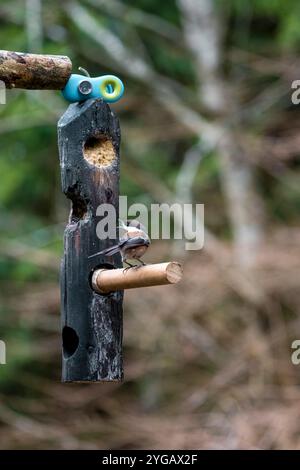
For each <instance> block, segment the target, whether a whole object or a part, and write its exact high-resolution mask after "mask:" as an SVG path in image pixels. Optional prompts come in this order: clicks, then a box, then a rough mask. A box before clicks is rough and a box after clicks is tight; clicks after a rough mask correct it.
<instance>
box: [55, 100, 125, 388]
mask: <svg viewBox="0 0 300 470" xmlns="http://www.w3.org/2000/svg"><path fill="white" fill-rule="evenodd" d="M58 136H59V153H60V165H61V176H62V188H63V192H64V193H65V195H66V196H67V197H68V198H69V199H71V201H72V210H71V214H70V220H69V223H68V225H67V227H66V230H65V237H64V238H65V239H64V257H63V260H62V266H61V310H62V338H63V359H62V363H63V367H62V380H63V381H64V382H82V381H88V382H90V381H119V380H121V379H122V377H123V365H122V301H123V292H122V291H117V292H114V293H111V294H108V295H100V294H97V293H96V292H95V291H94V290H93V289H92V286H91V277H92V273H93V271H94V270H95V269H96V268H99V267H101V266H102V267H104V266H107V258H105V257H102V258H101V257H100V256H99V258H90V259H89V258H88V257H89V255H91V254H93V253H96V252H98V251H101V250H103V249H104V248H106V247H107V246H110V245H112V244H113V243H114V242H115V240H108V239H106V240H100V239H99V238H98V237H97V234H96V225H97V223H98V222H99V220H100V219H99V217H96V210H97V207H98V206H99V205H100V204H102V203H110V204H113V205H114V207H115V208H116V211H117V214H118V198H119V145H120V128H119V123H118V120H117V118H116V117H115V116H114V114H113V113H112V112H111V110H110V108H109V106H108V105H107V104H106V103H104V102H103V101H101V100H88V101H86V102H85V103H83V104H78V103H76V104H71V105H70V106H69V108H68V110H67V111H66V113H65V114H64V115H63V116H62V118H61V119H60V121H59V123H58ZM110 260H111V263H114V264H113V265H112V266H111V267H120V266H122V264H121V259H120V258H119V257H114V260H113V261H112V259H110Z"/></svg>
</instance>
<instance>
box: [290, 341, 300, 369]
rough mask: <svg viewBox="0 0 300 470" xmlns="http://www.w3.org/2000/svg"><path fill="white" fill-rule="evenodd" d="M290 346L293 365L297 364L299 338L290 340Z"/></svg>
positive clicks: (298, 359) (299, 352) (299, 359)
mask: <svg viewBox="0 0 300 470" xmlns="http://www.w3.org/2000/svg"><path fill="white" fill-rule="evenodd" d="M291 348H292V349H294V351H293V353H292V355H291V361H292V363H293V364H294V365H295V366H298V365H299V364H300V339H295V340H294V341H293V342H292V345H291Z"/></svg>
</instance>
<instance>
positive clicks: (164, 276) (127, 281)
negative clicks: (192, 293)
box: [92, 262, 183, 294]
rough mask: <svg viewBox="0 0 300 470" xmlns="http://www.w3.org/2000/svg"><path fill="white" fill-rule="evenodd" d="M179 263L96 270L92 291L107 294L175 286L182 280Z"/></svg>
mask: <svg viewBox="0 0 300 470" xmlns="http://www.w3.org/2000/svg"><path fill="white" fill-rule="evenodd" d="M182 274H183V273H182V267H181V265H180V264H179V263H175V262H169V263H161V264H149V265H146V266H138V267H134V268H130V269H97V270H96V271H95V272H94V274H93V276H92V286H93V289H94V290H95V291H96V292H98V293H99V294H108V293H109V292H114V291H118V290H123V289H132V288H135V287H149V286H160V285H163V284H176V283H177V282H179V281H180V280H181V278H182Z"/></svg>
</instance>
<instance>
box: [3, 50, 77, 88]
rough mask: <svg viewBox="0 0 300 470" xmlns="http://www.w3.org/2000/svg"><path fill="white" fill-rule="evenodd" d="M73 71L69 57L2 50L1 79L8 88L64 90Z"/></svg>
mask: <svg viewBox="0 0 300 470" xmlns="http://www.w3.org/2000/svg"><path fill="white" fill-rule="evenodd" d="M71 73H72V62H71V60H70V59H69V57H66V56H59V55H42V54H27V53H24V52H11V51H2V50H0V80H2V81H3V82H4V83H5V86H6V88H26V89H28V90H62V89H63V88H64V87H65V85H66V83H67V81H68V80H69V78H70V76H71Z"/></svg>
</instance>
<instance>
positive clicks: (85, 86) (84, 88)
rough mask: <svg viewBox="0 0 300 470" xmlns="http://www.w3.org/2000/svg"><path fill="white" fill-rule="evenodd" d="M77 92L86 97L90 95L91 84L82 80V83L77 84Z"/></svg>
mask: <svg viewBox="0 0 300 470" xmlns="http://www.w3.org/2000/svg"><path fill="white" fill-rule="evenodd" d="M78 91H79V92H80V93H81V94H82V95H88V94H89V93H91V91H92V84H91V82H89V81H88V80H82V81H81V82H80V83H79V84H78Z"/></svg>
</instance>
